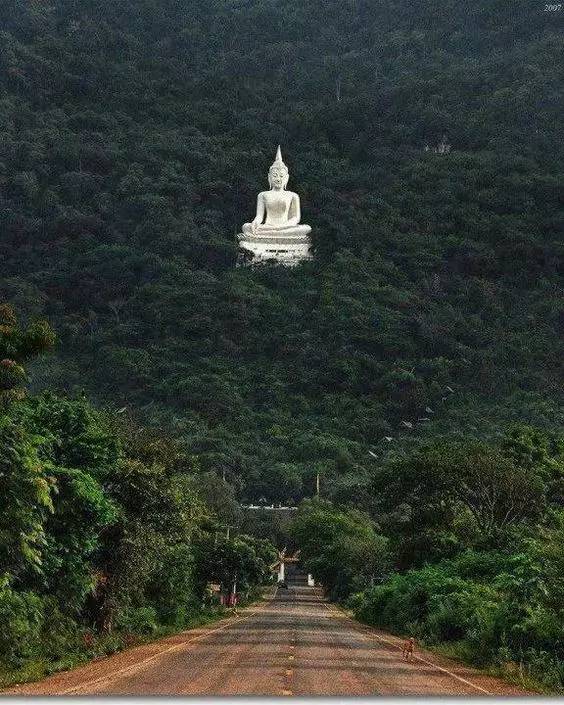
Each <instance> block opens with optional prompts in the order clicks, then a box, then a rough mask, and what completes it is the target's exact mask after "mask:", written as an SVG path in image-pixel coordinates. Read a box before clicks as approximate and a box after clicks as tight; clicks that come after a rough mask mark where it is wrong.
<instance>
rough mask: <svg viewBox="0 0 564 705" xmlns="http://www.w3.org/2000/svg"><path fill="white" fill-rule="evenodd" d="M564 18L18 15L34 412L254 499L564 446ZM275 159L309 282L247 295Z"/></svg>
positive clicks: (13, 136) (349, 5)
mask: <svg viewBox="0 0 564 705" xmlns="http://www.w3.org/2000/svg"><path fill="white" fill-rule="evenodd" d="M563 20H564V12H562V13H557V12H554V13H550V12H545V5H544V3H541V2H537V1H536V0H513V1H512V2H511V3H508V2H506V0H503V1H501V0H479V1H478V2H474V3H470V4H469V3H459V2H451V1H450V0H441V2H437V1H435V0H433V1H427V2H424V3H417V2H416V3H412V2H407V0H395V1H392V0H390V1H387V2H380V1H376V0H348V1H347V2H345V1H342V2H330V1H329V0H311V1H310V2H307V3H302V2H298V1H297V0H240V1H236V0H136V1H135V2H132V1H129V0H46V1H43V2H30V1H29V0H5V1H4V2H2V4H1V5H0V27H1V28H2V31H1V34H0V48H1V54H0V134H1V139H0V224H1V226H0V257H1V260H0V275H1V279H0V295H1V297H2V299H3V300H6V301H9V302H10V303H12V304H14V305H15V306H16V308H17V310H18V312H19V313H20V314H21V315H22V316H23V317H25V318H27V319H29V320H32V319H34V318H36V317H41V318H46V319H48V320H49V321H50V323H51V325H52V326H53V328H54V329H55V330H56V332H57V334H58V336H59V343H58V346H57V348H56V352H55V354H54V355H53V356H51V357H50V358H46V359H45V360H44V361H43V362H40V363H37V364H36V365H35V367H34V368H32V369H31V372H32V379H33V382H34V385H35V388H36V389H40V388H42V387H44V386H50V387H52V386H55V387H58V388H60V389H63V390H71V391H72V390H74V391H75V392H76V391H80V390H85V391H86V392H87V394H88V396H90V397H93V398H95V399H96V400H97V402H98V403H99V404H101V405H110V406H115V407H118V408H122V407H127V408H128V410H129V412H128V413H131V414H133V415H137V416H138V417H142V421H143V423H144V424H154V425H159V426H163V427H165V428H166V429H168V430H170V431H172V433H174V434H175V435H177V436H178V438H179V439H181V441H183V442H184V443H185V444H186V446H187V448H188V450H189V452H190V453H192V454H193V455H195V456H197V459H198V461H197V462H198V464H199V466H200V467H201V468H202V469H203V470H211V471H215V472H217V473H219V474H224V475H225V476H226V477H227V479H228V480H229V481H230V482H232V483H233V484H234V485H235V486H236V488H237V490H238V492H239V496H240V497H241V498H243V499H254V500H256V499H258V498H260V497H262V496H264V497H265V498H266V499H268V500H281V501H285V500H297V499H299V498H300V497H302V496H304V495H305V496H308V495H311V494H312V492H313V487H314V484H313V481H314V477H315V474H316V472H317V471H318V470H319V471H320V472H322V473H323V477H322V483H323V488H324V490H323V491H324V493H325V494H328V495H329V496H334V497H337V498H340V499H341V500H343V501H347V500H349V499H351V498H355V497H356V493H357V492H358V484H359V483H362V482H363V478H364V477H365V476H366V475H367V473H369V471H370V468H371V466H374V465H375V464H376V463H378V462H379V459H380V460H381V459H382V457H383V456H384V455H385V454H387V453H390V452H396V453H397V452H399V451H401V450H402V449H404V448H407V447H410V446H415V445H418V444H419V442H420V441H421V440H424V439H429V438H431V437H435V436H440V435H443V434H453V433H454V434H458V435H465V436H472V435H486V436H487V435H495V434H496V433H498V432H499V431H500V430H501V429H502V428H504V427H505V426H507V425H508V424H510V423H512V422H514V421H525V422H527V423H533V424H535V425H537V426H540V427H546V428H552V427H555V426H557V425H559V424H561V422H562V414H561V411H560V408H561V407H560V406H559V402H560V401H561V398H560V394H561V381H562V377H561V347H560V346H561V343H560V342H559V334H561V333H562V330H563V326H564V312H563V303H562V290H561V288H560V287H561V279H560V278H559V274H558V264H559V260H560V258H561V255H562V244H561V242H562V241H561V237H562V227H563V225H564V190H563V188H562V187H563V176H564V168H563V164H564V125H563V123H562V119H561V118H562V114H563V108H564V105H563V102H564V101H563V92H562V85H563V84H564V61H563V43H562V26H563ZM445 134H446V135H447V138H448V141H449V143H450V144H451V145H452V149H451V151H450V152H449V153H446V154H438V153H436V152H435V151H434V149H433V148H434V147H436V145H437V144H438V142H439V141H440V140H441V138H442V136H443V135H445ZM279 143H280V144H281V145H282V149H283V153H284V157H285V161H286V162H287V164H288V165H289V168H290V188H293V189H294V190H296V191H298V192H299V193H300V195H301V197H302V207H303V219H304V221H305V222H308V223H310V224H311V225H312V226H313V228H314V230H313V236H314V242H315V248H316V258H315V261H314V262H313V263H312V264H308V265H304V266H301V267H299V268H296V269H295V270H288V269H283V268H279V267H269V268H265V269H261V270H251V269H236V268H235V267H234V264H235V258H236V238H235V234H236V232H237V231H238V229H239V228H240V226H241V223H242V222H244V221H247V220H249V219H250V218H251V217H252V215H253V209H254V202H255V198H256V193H257V191H258V190H261V189H263V188H264V187H265V183H266V170H267V168H268V166H269V165H270V163H271V161H272V159H273V158H274V152H275V149H276V145H277V144H279ZM426 146H429V147H430V149H429V150H426V149H425V147H426ZM422 419H423V420H422ZM425 419H427V420H425ZM385 437H388V438H391V439H392V440H390V441H388V440H386V438H385ZM391 449H393V450H391ZM369 451H371V452H372V454H373V455H372V454H369ZM374 456H377V458H375V457H374ZM368 482H369V481H368V480H366V483H368Z"/></svg>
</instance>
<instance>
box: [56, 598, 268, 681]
mask: <svg viewBox="0 0 564 705" xmlns="http://www.w3.org/2000/svg"><path fill="white" fill-rule="evenodd" d="M277 592H278V586H276V588H275V590H274V593H273V594H272V596H271V598H270V599H271V600H273V599H274V598H275V597H276V593H277ZM257 612H258V609H256V610H253V612H250V613H249V614H247V615H245V616H244V617H235V618H234V619H232V621H230V622H229V623H228V624H224V625H222V626H221V627H217V628H216V629H210V630H208V631H205V632H204V633H203V634H198V636H195V637H194V638H193V639H188V640H187V641H183V642H182V643H181V644H174V646H170V647H169V648H168V649H165V650H164V651H159V653H158V654H153V656H148V657H147V658H146V659H143V660H142V661H138V662H137V663H134V664H132V665H131V666H127V667H126V668H122V669H121V670H119V671H113V673H109V674H108V675H106V676H100V678H95V679H94V680H91V681H87V682H86V683H81V684H80V685H74V686H72V688H66V689H65V690H61V692H60V693H58V695H68V694H69V693H76V692H77V691H80V690H83V689H84V688H89V687H91V686H93V685H99V684H100V683H104V682H105V681H112V680H114V678H118V677H119V676H122V675H124V674H125V673H129V672H131V671H135V669H139V668H142V667H143V666H144V665H145V664H147V663H151V661H156V660H157V659H159V658H161V656H164V655H165V654H168V653H171V652H172V651H179V650H180V649H182V648H184V647H185V646H186V644H191V643H193V642H194V641H198V640H199V639H203V638H204V637H206V636H209V635H210V634H214V633H215V632H221V631H223V630H224V629H227V628H228V627H231V626H233V624H235V623H236V622H241V621H244V620H246V619H249V618H250V617H252V616H253V615H255V614H256V613H257Z"/></svg>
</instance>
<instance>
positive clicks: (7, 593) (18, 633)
mask: <svg viewBox="0 0 564 705" xmlns="http://www.w3.org/2000/svg"><path fill="white" fill-rule="evenodd" d="M44 618H45V604H44V602H43V600H42V599H41V598H40V597H38V596H37V595H34V594H33V593H30V592H16V591H14V590H12V589H11V588H10V587H8V585H7V584H6V581H4V584H3V585H2V586H0V624H1V625H2V628H1V629H0V659H1V660H2V661H3V662H5V663H7V664H9V665H12V666H18V665H20V664H21V663H22V662H23V661H24V660H25V659H29V658H31V657H33V656H36V655H37V654H38V653H39V652H40V647H41V631H42V627H43V622H44Z"/></svg>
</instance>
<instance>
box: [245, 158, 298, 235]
mask: <svg viewBox="0 0 564 705" xmlns="http://www.w3.org/2000/svg"><path fill="white" fill-rule="evenodd" d="M289 177H290V174H289V172H288V167H287V166H286V164H284V162H283V161H282V153H281V151H280V146H278V150H277V152H276V159H275V160H274V162H273V164H272V166H271V167H270V169H269V170H268V183H269V184H270V191H262V192H261V193H259V195H258V198H257V214H256V216H255V218H254V220H253V221H252V222H251V223H245V224H244V225H243V234H242V235H241V236H240V239H241V240H246V239H252V240H256V239H261V238H262V237H266V238H273V237H274V238H277V237H283V238H299V239H303V238H307V236H308V235H309V233H310V232H311V228H310V227H309V225H300V218H301V211H300V197H299V196H298V194H297V193H294V192H293V191H286V186H287V184H288V179H289Z"/></svg>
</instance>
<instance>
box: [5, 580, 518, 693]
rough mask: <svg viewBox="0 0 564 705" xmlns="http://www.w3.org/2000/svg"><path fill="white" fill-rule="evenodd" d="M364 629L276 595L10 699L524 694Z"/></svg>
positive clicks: (293, 597)
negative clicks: (408, 655)
mask: <svg viewBox="0 0 564 705" xmlns="http://www.w3.org/2000/svg"><path fill="white" fill-rule="evenodd" d="M400 643H401V642H400V640H399V639H397V638H396V637H393V636H390V635H389V634H386V633H384V632H380V631H377V630H374V629H371V628H369V627H365V626H363V625H360V624H358V622H355V621H354V620H352V619H350V618H349V617H347V616H346V615H345V614H344V613H343V612H341V611H340V610H338V609H336V608H335V607H334V605H331V604H329V603H328V602H326V601H325V600H323V598H322V597H321V595H320V593H319V591H318V590H316V589H315V588H305V587H300V588H290V589H289V590H279V591H278V593H277V594H276V596H275V597H274V599H271V600H269V601H267V602H263V603H260V604H259V605H258V606H253V607H250V608H247V609H245V610H241V611H240V613H239V616H237V617H230V618H228V619H225V620H222V621H221V622H217V623H216V624H214V625H212V626H210V627H207V628H202V629H196V630H191V631H186V632H183V633H182V634H178V635H176V636H173V637H169V638H167V639H163V640H161V641H159V642H154V643H152V644H146V645H143V646H138V647H135V648H132V649H128V650H127V651H124V652H122V653H120V654H116V655H114V656H110V657H109V658H104V659H100V660H98V661H94V662H92V663H90V664H88V665H86V666H82V667H80V668H77V669H74V670H72V671H67V672H65V673H59V674H56V675H54V676H50V677H49V678H46V679H45V680H43V681H40V682H38V683H31V684H27V685H21V686H17V687H15V688H11V689H10V690H9V691H5V692H7V693H10V694H14V695H16V694H17V695H102V694H105V695H126V694H132V695H287V696H291V695H490V694H495V695H527V694H528V693H527V692H526V691H524V690H520V689H519V688H517V687H515V686H512V685H509V684H507V683H505V682H504V681H501V680H499V679H496V678H492V677H489V676H485V675H483V674H481V673H479V672H477V671H474V670H473V669H470V668H468V667H465V666H461V665H459V664H456V663H454V662H452V661H449V660H447V659H443V658H440V657H437V656H435V655H431V654H429V653H428V652H422V651H419V650H418V649H417V648H416V653H415V658H414V659H413V660H412V661H410V662H406V661H404V660H403V658H402V655H401V651H400V649H399V644H400Z"/></svg>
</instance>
